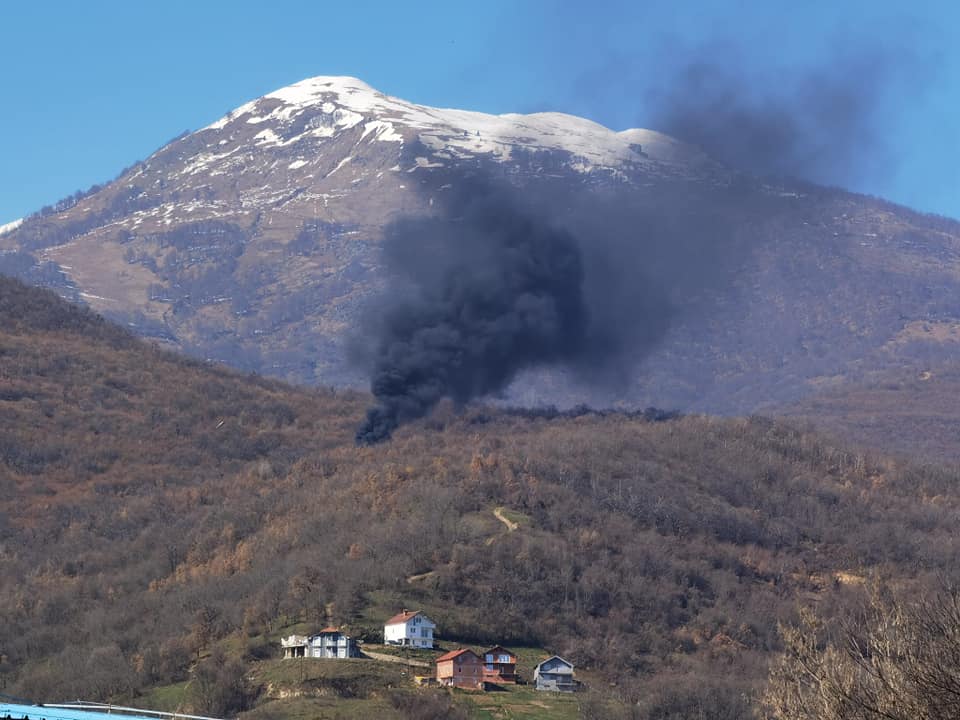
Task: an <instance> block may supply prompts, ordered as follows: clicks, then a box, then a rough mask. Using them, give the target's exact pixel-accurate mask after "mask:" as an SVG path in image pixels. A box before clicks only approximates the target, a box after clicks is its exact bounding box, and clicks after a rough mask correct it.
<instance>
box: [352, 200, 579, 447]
mask: <svg viewBox="0 0 960 720" xmlns="http://www.w3.org/2000/svg"><path fill="white" fill-rule="evenodd" d="M446 200H447V203H448V205H447V207H446V208H445V212H444V213H441V214H440V215H439V216H434V217H423V218H407V219H404V220H401V221H398V222H396V223H394V224H392V225H391V226H389V227H388V228H387V231H386V234H385V243H384V257H385V261H386V264H387V266H388V268H389V270H390V271H391V273H392V275H393V277H392V282H393V287H392V288H391V291H390V306H389V307H386V308H385V314H384V315H383V317H382V322H381V323H380V328H379V333H378V340H377V344H376V347H375V349H374V360H373V377H372V381H371V389H372V391H373V394H374V397H375V399H376V404H375V405H374V406H373V407H372V408H371V409H370V410H369V411H368V413H367V418H366V421H365V422H364V423H363V425H362V426H361V427H360V429H359V430H358V431H357V442H358V443H372V442H377V441H380V440H383V439H386V438H387V437H389V436H390V433H391V432H392V431H393V430H394V429H395V428H396V427H397V425H398V424H399V423H400V422H402V421H404V420H409V419H413V418H417V417H421V416H423V415H424V414H426V413H427V412H428V411H429V410H430V409H431V408H432V407H433V406H434V405H435V404H436V403H437V402H438V401H439V400H441V399H442V398H444V397H450V398H452V399H453V400H454V401H455V402H458V403H465V402H466V401H468V400H470V399H471V398H473V397H476V396H478V395H485V394H488V393H492V392H497V391H499V390H502V389H503V388H504V387H506V385H507V384H508V383H509V382H510V380H511V379H512V378H513V376H514V375H515V374H516V372H517V371H518V370H521V369H523V368H526V367H529V366H531V365H534V364H540V363H549V362H558V361H568V360H572V359H573V358H575V357H576V356H577V354H578V353H580V352H581V349H582V347H583V346H584V344H585V342H586V338H587V335H588V324H589V318H588V311H587V308H586V305H585V302H584V296H583V262H582V259H581V254H580V250H579V248H578V246H577V242H576V240H575V239H574V237H573V236H572V235H570V233H568V232H566V231H564V230H562V229H559V228H555V227H552V226H551V225H550V224H549V223H546V222H544V221H543V220H542V218H540V217H538V216H536V215H535V214H533V213H531V212H529V211H526V210H525V209H523V208H522V207H521V206H520V204H519V203H517V202H516V201H514V200H513V199H512V198H511V197H510V196H508V195H507V193H505V192H503V191H500V190H496V189H494V188H492V187H491V186H489V185H486V184H484V183H480V182H475V181H474V182H468V183H461V184H460V187H459V188H458V189H457V190H456V191H455V192H454V193H452V194H451V196H450V197H448V198H446Z"/></svg>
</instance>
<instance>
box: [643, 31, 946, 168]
mask: <svg viewBox="0 0 960 720" xmlns="http://www.w3.org/2000/svg"><path fill="white" fill-rule="evenodd" d="M663 60H664V65H663V67H662V68H661V73H659V77H660V82H659V83H658V84H657V85H656V86H655V87H650V86H648V87H647V91H646V93H645V95H646V106H647V109H646V112H644V113H643V114H642V115H643V116H642V118H641V122H642V123H643V124H644V125H646V126H647V127H651V128H653V129H656V130H660V131H662V132H665V133H667V134H668V135H671V136H673V137H676V138H678V139H680V140H684V141H687V142H689V143H692V144H694V145H697V146H699V147H701V148H702V149H703V150H704V151H705V152H706V153H707V154H708V155H710V156H712V157H713V158H715V159H717V160H720V161H721V162H723V163H725V164H727V165H729V166H730V167H733V168H737V169H741V170H746V171H748V172H751V173H753V174H755V175H761V176H791V177H796V178H800V179H804V180H809V181H813V182H817V183H822V184H828V185H842V186H845V187H851V186H856V185H857V184H859V183H862V182H863V181H868V180H869V179H870V176H871V175H872V174H874V173H876V172H878V171H881V170H884V169H887V168H889V167H890V166H892V165H893V164H894V162H895V155H896V148H895V147H894V145H893V144H892V143H891V142H890V133H889V131H887V132H884V130H885V128H884V124H885V121H887V120H888V119H889V117H888V116H889V115H890V114H892V113H891V112H885V111H887V110H891V109H892V107H893V106H892V102H893V99H894V98H897V99H898V102H899V103H901V104H902V103H903V102H909V101H911V100H912V99H914V98H915V97H916V95H917V94H918V93H919V92H920V91H921V90H922V89H923V86H924V82H923V80H922V79H923V78H925V77H929V75H930V73H929V72H928V71H927V69H926V68H925V66H926V65H927V63H923V62H921V60H920V59H919V57H918V56H917V55H916V54H914V53H912V52H910V51H908V50H905V49H904V48H902V47H899V48H897V47H893V46H891V47H888V48H882V47H877V46H875V45H864V44H863V43H862V42H857V41H852V40H850V39H849V38H848V37H847V38H843V39H841V40H838V41H836V42H835V43H834V44H833V45H832V46H831V47H829V48H828V49H827V50H825V51H824V52H823V54H822V55H821V58H820V60H819V61H818V62H817V63H815V64H812V65H807V66H803V67H795V68H784V67H777V66H776V61H775V60H773V59H771V62H769V63H766V64H764V63H761V62H759V61H758V60H757V59H756V58H753V59H747V58H746V57H745V55H744V53H743V52H742V51H741V49H740V48H738V46H737V45H736V43H734V42H732V41H723V40H715V41H713V42H711V43H709V44H707V45H705V46H703V47H701V48H699V49H697V50H693V51H691V50H686V51H684V50H677V51H675V52H673V53H670V52H666V51H665V52H664V53H663ZM921 66H924V67H923V68H922V69H921Z"/></svg>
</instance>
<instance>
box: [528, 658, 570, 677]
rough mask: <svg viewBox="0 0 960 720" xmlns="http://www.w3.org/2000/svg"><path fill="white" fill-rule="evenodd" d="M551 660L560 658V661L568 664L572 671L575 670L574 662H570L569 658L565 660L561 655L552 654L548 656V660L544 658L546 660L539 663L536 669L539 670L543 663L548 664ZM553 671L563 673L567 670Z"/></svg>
mask: <svg viewBox="0 0 960 720" xmlns="http://www.w3.org/2000/svg"><path fill="white" fill-rule="evenodd" d="M551 660H559V661H560V662H562V663H563V664H564V665H566V666H567V667H568V668H570V672H573V663H572V662H570V661H569V660H564V659H563V658H562V657H560V656H559V655H553V656H551V657H548V658H547V659H546V660H544V661H543V662H541V663H540V664H539V665H537V666H536V667H535V668H534V670H539V669H540V666H541V665H546V664H547V663H548V662H550V661H551ZM553 672H560V673H563V672H565V670H554V671H553Z"/></svg>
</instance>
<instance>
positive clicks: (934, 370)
mask: <svg viewBox="0 0 960 720" xmlns="http://www.w3.org/2000/svg"><path fill="white" fill-rule="evenodd" d="M958 394H960V366H958V365H957V363H956V362H947V363H923V362H918V363H915V364H910V365H906V366H903V367H898V368H892V369H889V370H885V371H880V372H874V373H870V374H868V375H867V376H866V377H863V378H860V379H858V380H857V381H856V382H850V383H847V384H843V385H840V386H839V387H835V388H824V389H823V390H822V391H821V392H819V393H818V394H816V395H814V396H812V397H810V398H807V399H804V400H802V401H800V402H797V403H793V404H790V405H786V406H783V407H781V408H777V409H776V410H772V412H776V414H778V415H782V416H784V417H787V418H791V419H794V420H803V421H805V422H807V423H809V424H810V425H811V426H812V427H816V428H819V429H820V430H821V431H823V432H828V433H830V434H832V435H834V436H836V437H838V438H844V439H845V440H846V441H848V442H852V443H856V444H858V445H860V446H862V447H865V448H872V449H874V450H879V451H882V452H885V453H888V454H889V453H896V454H898V455H901V456H904V457H910V458H915V459H916V460H917V461H918V462H921V461H922V462H937V463H949V464H956V463H958V462H960V408H958V406H957V402H956V398H957V396H958Z"/></svg>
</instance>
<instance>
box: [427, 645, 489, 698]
mask: <svg viewBox="0 0 960 720" xmlns="http://www.w3.org/2000/svg"><path fill="white" fill-rule="evenodd" d="M436 662H437V682H438V683H439V684H440V685H446V686H448V687H458V688H464V689H465V690H483V661H482V660H481V659H480V656H479V655H477V654H476V653H475V652H474V651H473V650H462V649H461V650H452V651H450V652H448V653H446V654H444V655H441V656H440V657H438V658H437V661H436Z"/></svg>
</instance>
